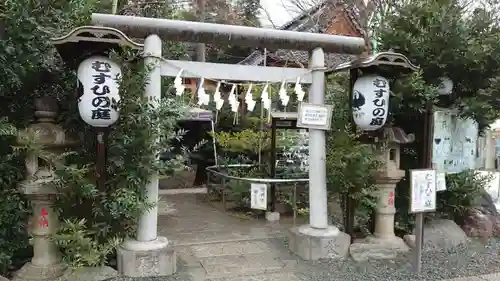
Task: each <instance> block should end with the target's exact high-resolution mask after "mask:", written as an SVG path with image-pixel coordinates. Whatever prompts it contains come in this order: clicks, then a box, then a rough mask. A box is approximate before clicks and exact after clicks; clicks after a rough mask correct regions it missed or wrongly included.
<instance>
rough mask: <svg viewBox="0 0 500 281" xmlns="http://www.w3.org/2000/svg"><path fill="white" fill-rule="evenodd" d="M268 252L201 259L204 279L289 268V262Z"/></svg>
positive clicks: (283, 270) (233, 276)
mask: <svg viewBox="0 0 500 281" xmlns="http://www.w3.org/2000/svg"><path fill="white" fill-rule="evenodd" d="M267 254H268V253H264V254H263V253H261V254H252V255H240V256H216V257H207V258H202V259H201V265H202V267H203V269H204V270H205V278H206V279H209V280H210V279H217V278H219V279H220V278H228V277H230V278H235V277H237V276H238V277H239V278H243V277H245V276H249V275H256V274H260V275H262V274H271V273H280V272H285V271H287V270H289V264H287V263H286V262H285V261H283V260H281V259H280V258H278V257H272V256H267Z"/></svg>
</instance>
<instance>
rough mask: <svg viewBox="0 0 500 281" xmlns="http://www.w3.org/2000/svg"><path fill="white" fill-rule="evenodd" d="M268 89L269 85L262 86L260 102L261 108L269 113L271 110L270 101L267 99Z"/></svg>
mask: <svg viewBox="0 0 500 281" xmlns="http://www.w3.org/2000/svg"><path fill="white" fill-rule="evenodd" d="M268 88H269V84H266V85H264V88H263V89H262V93H261V95H260V99H261V101H262V107H263V108H264V109H266V110H268V111H269V110H270V109H271V99H270V98H269V92H268V91H267V89H268Z"/></svg>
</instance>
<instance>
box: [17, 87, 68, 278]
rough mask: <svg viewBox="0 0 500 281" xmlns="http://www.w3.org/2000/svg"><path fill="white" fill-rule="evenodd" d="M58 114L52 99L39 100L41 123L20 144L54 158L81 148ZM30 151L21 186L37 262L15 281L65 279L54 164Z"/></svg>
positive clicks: (22, 135) (26, 132)
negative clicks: (28, 205) (33, 146)
mask: <svg viewBox="0 0 500 281" xmlns="http://www.w3.org/2000/svg"><path fill="white" fill-rule="evenodd" d="M57 111H58V103H57V100H55V99H52V98H48V97H45V98H40V99H37V100H35V117H36V118H37V120H36V122H35V123H33V124H31V125H29V126H28V128H26V129H25V130H24V131H22V132H21V133H20V134H19V137H18V139H17V144H18V145H20V146H23V145H27V144H28V143H35V144H36V145H37V146H40V147H43V151H44V152H48V153H52V154H53V155H57V154H59V153H62V152H63V151H64V150H65V149H66V148H69V147H71V146H73V145H75V144H77V142H76V141H73V140H70V139H68V138H67V137H66V134H65V132H64V130H63V129H62V127H60V126H59V125H57V124H55V123H54V118H55V117H56V115H57ZM28 151H29V152H28V154H27V155H26V159H25V166H26V178H25V180H23V181H22V182H20V183H19V190H20V192H22V193H24V194H26V196H27V198H28V200H30V202H31V205H32V207H33V215H32V217H31V223H30V226H31V227H30V228H31V234H32V236H33V258H32V259H31V261H30V262H28V263H26V264H25V265H24V266H23V267H22V268H21V269H20V270H19V271H17V272H16V273H15V276H14V278H13V279H12V280H16V281H18V280H23V281H24V280H50V279H55V278H58V277H61V276H62V275H63V274H64V272H65V270H66V266H65V265H64V264H63V263H62V262H61V259H60V256H59V253H58V251H57V248H56V245H55V243H54V241H53V239H52V236H53V235H54V234H55V233H56V232H57V229H58V226H59V219H58V216H57V213H56V212H55V211H54V209H53V204H54V201H55V196H56V193H57V190H56V188H55V186H54V185H53V181H54V176H55V175H54V170H53V165H52V164H53V162H51V161H47V159H46V158H45V160H44V159H42V158H41V155H40V151H30V150H28ZM51 160H52V159H51ZM54 160H55V159H54ZM49 162H50V163H49Z"/></svg>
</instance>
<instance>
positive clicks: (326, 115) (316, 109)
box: [297, 102, 333, 130]
mask: <svg viewBox="0 0 500 281" xmlns="http://www.w3.org/2000/svg"><path fill="white" fill-rule="evenodd" d="M332 111H333V107H332V106H331V105H320V104H311V103H305V102H301V103H300V104H299V107H298V119H297V127H299V128H308V129H316V130H330V127H331V125H332Z"/></svg>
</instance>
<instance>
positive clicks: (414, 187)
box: [410, 169, 437, 213]
mask: <svg viewBox="0 0 500 281" xmlns="http://www.w3.org/2000/svg"><path fill="white" fill-rule="evenodd" d="M436 186H437V173H436V170H432V169H422V170H410V194H411V199H410V212H412V213H422V212H431V211H435V210H436Z"/></svg>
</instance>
